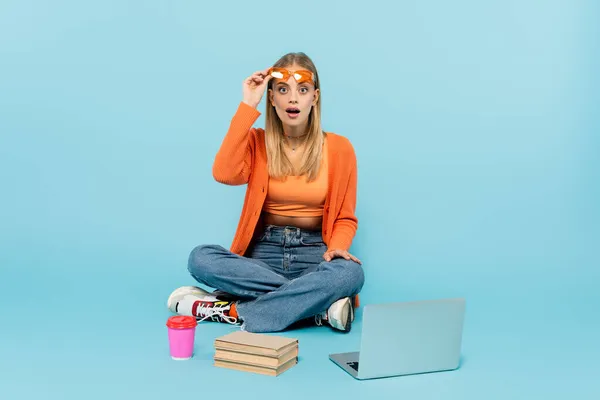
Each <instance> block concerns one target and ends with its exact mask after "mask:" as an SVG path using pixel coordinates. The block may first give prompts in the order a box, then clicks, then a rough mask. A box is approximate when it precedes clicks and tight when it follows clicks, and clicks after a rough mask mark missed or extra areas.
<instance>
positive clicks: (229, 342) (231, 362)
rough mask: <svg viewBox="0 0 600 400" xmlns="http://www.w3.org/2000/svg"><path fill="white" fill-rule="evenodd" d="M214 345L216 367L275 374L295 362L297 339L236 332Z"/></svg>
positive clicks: (296, 360)
mask: <svg viewBox="0 0 600 400" xmlns="http://www.w3.org/2000/svg"><path fill="white" fill-rule="evenodd" d="M214 345H215V356H214V365H215V366H216V367H221V368H230V369H236V370H239V371H246V372H255V373H258V374H264V375H271V376H278V375H279V374H281V373H283V372H284V371H287V370H288V369H290V368H291V367H293V366H294V365H296V364H297V363H298V339H291V338H286V337H282V336H272V335H263V334H259V333H250V332H244V331H236V332H232V333H229V334H227V335H225V336H221V337H218V338H217V339H215V343H214Z"/></svg>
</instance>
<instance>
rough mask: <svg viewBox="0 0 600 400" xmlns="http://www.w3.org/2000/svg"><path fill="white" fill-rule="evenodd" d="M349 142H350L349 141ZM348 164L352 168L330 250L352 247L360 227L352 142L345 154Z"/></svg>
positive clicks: (332, 234) (354, 155) (354, 156)
mask: <svg viewBox="0 0 600 400" xmlns="http://www.w3.org/2000/svg"><path fill="white" fill-rule="evenodd" d="M348 143H349V142H348ZM345 157H346V158H347V160H344V161H345V162H347V165H348V167H349V169H350V173H349V175H348V182H347V185H346V191H345V193H344V198H343V200H342V205H341V208H340V211H339V213H338V215H337V217H336V219H335V222H334V223H333V232H332V233H331V240H330V241H329V245H328V246H327V247H328V250H334V249H338V250H346V251H348V250H349V249H350V246H351V245H352V240H353V239H354V236H355V234H356V230H357V228H358V218H357V217H356V214H355V210H356V186H357V166H356V154H355V152H354V148H353V147H352V145H351V144H350V148H349V151H348V152H347V153H346V154H345Z"/></svg>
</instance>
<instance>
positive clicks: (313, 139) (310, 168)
mask: <svg viewBox="0 0 600 400" xmlns="http://www.w3.org/2000/svg"><path fill="white" fill-rule="evenodd" d="M293 64H297V65H299V66H301V67H302V68H305V69H307V70H309V71H311V72H312V73H314V78H315V79H314V83H315V89H319V86H320V85H319V75H318V74H317V68H316V67H315V65H314V63H313V62H312V60H311V59H310V57H308V56H307V55H306V54H304V53H302V52H299V53H288V54H286V55H284V56H283V57H281V58H280V59H279V60H278V61H277V62H276V63H275V64H273V66H274V67H279V68H285V67H290V66H292V65H293ZM273 81H274V79H271V80H270V81H269V84H268V87H267V90H268V89H272V87H273ZM319 92H320V90H319ZM266 103H267V110H266V115H265V143H266V148H267V160H268V161H267V165H268V169H269V175H270V176H271V177H273V178H283V177H285V176H288V175H296V171H294V167H293V166H292V163H291V162H290V160H289V159H288V158H287V156H286V155H285V153H284V150H283V149H284V131H283V124H282V122H281V119H280V118H279V116H278V115H277V112H276V111H275V107H274V106H273V105H272V104H271V102H270V101H267V102H266ZM324 139H325V133H324V132H323V130H322V128H321V96H320V93H319V96H318V98H317V102H316V104H315V105H314V106H313V107H312V109H311V111H310V114H309V116H308V132H307V135H306V150H305V151H304V154H303V156H302V160H301V164H300V165H301V167H300V170H299V171H298V175H306V176H307V180H308V181H312V180H314V179H316V178H317V176H318V174H319V167H320V165H321V159H322V157H323V142H324Z"/></svg>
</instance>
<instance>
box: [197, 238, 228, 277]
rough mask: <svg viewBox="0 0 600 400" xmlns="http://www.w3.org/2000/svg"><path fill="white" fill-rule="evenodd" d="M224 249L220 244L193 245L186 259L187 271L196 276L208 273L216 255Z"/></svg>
mask: <svg viewBox="0 0 600 400" xmlns="http://www.w3.org/2000/svg"><path fill="white" fill-rule="evenodd" d="M224 251H226V250H225V249H224V248H223V247H222V246H219V245H215V244H204V245H200V246H196V247H194V249H193V250H192V251H191V253H190V256H189V259H188V271H189V272H190V274H191V275H192V276H194V277H196V278H200V277H202V276H203V275H205V274H207V273H210V270H211V268H212V267H213V265H214V261H215V258H216V256H218V255H220V254H223V252H224Z"/></svg>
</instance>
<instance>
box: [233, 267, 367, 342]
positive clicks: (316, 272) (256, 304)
mask: <svg viewBox="0 0 600 400" xmlns="http://www.w3.org/2000/svg"><path fill="white" fill-rule="evenodd" d="M363 284H364V272H363V269H362V266H361V265H360V264H358V263H356V262H354V261H352V260H346V259H343V258H336V259H333V260H331V261H329V262H327V261H322V262H320V263H319V264H318V266H317V267H316V268H314V269H313V270H312V271H310V272H308V273H306V274H304V275H301V276H300V277H298V278H296V279H292V280H290V281H288V282H287V283H285V284H283V285H281V286H280V287H279V288H277V289H276V290H273V291H271V292H268V293H266V294H263V295H262V296H259V297H257V298H256V299H254V300H251V301H245V302H244V301H242V302H240V303H238V305H237V312H238V315H239V317H240V318H241V320H242V329H243V330H245V331H248V332H277V331H282V330H284V329H286V328H287V327H289V326H290V325H292V324H293V323H295V322H297V321H300V320H303V319H306V318H308V317H312V316H314V315H316V314H318V313H320V312H322V311H325V310H326V309H327V308H328V307H329V306H330V305H331V304H333V303H334V302H335V301H337V300H339V299H341V298H343V297H352V296H354V295H355V294H358V293H359V292H360V290H361V289H362V286H363Z"/></svg>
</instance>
